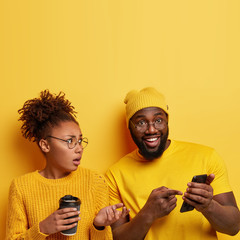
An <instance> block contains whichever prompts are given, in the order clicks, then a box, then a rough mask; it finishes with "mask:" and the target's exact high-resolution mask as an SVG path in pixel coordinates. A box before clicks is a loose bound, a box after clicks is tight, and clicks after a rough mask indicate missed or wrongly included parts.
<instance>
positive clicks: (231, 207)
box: [183, 174, 240, 235]
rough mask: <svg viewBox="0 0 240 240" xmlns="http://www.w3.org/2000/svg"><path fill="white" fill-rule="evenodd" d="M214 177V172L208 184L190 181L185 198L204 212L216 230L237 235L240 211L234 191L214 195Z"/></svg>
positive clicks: (239, 225) (239, 224)
mask: <svg viewBox="0 0 240 240" xmlns="http://www.w3.org/2000/svg"><path fill="white" fill-rule="evenodd" d="M214 177H215V176H214V174H210V175H209V176H208V178H207V184H200V183H193V182H191V183H189V184H188V189H187V192H186V193H185V194H184V197H183V199H184V200H185V201H186V202H187V203H189V204H191V205H193V206H194V207H195V208H196V210H197V211H199V212H202V214H203V215H204V216H205V217H206V218H207V220H208V221H209V222H210V224H211V225H212V227H213V228H214V229H215V230H216V231H218V232H221V233H225V234H229V235H236V234H237V233H238V232H239V229H240V212H239V210H238V207H237V204H236V200H235V198H234V195H233V193H232V192H227V193H222V194H218V195H215V196H213V189H212V187H211V186H210V183H211V182H212V181H213V179H214Z"/></svg>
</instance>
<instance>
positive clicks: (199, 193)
mask: <svg viewBox="0 0 240 240" xmlns="http://www.w3.org/2000/svg"><path fill="white" fill-rule="evenodd" d="M214 178H215V176H214V174H210V175H208V177H207V180H206V183H196V182H190V183H188V184H187V185H188V188H187V190H186V192H185V193H184V196H183V200H184V201H185V202H186V203H188V204H190V205H192V206H194V207H195V209H196V210H197V211H199V212H203V211H204V210H206V209H208V208H209V207H210V206H211V202H212V199H213V188H212V187H211V186H210V184H211V182H212V181H213V179H214Z"/></svg>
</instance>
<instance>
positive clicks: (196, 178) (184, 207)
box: [180, 174, 207, 212]
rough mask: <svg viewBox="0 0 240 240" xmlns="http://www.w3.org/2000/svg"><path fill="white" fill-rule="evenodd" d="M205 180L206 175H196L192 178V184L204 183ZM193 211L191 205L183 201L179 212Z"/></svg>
mask: <svg viewBox="0 0 240 240" xmlns="http://www.w3.org/2000/svg"><path fill="white" fill-rule="evenodd" d="M206 180H207V174H202V175H196V176H194V177H193V178H192V182H197V183H205V182H206ZM193 209H194V207H193V206H192V205H190V204H188V203H186V202H185V201H183V204H182V207H181V209H180V212H188V211H192V210H193Z"/></svg>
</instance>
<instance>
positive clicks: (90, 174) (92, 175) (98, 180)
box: [78, 167, 106, 185]
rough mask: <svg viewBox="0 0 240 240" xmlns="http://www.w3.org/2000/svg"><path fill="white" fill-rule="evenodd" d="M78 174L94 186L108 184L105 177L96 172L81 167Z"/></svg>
mask: <svg viewBox="0 0 240 240" xmlns="http://www.w3.org/2000/svg"><path fill="white" fill-rule="evenodd" d="M78 174H80V175H81V176H82V177H83V176H84V177H85V178H87V179H88V181H90V182H91V183H92V184H94V185H95V184H97V185H98V184H100V185H101V184H106V182H105V178H104V175H103V174H102V173H100V172H98V171H96V170H92V169H89V168H84V167H80V168H79V171H78Z"/></svg>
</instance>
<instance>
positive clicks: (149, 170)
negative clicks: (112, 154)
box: [106, 140, 231, 240]
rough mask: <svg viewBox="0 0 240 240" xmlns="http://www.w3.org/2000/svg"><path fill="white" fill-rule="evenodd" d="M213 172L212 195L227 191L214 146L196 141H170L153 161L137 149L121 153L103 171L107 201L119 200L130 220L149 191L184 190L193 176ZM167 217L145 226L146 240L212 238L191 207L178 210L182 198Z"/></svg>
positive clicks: (210, 229)
mask: <svg viewBox="0 0 240 240" xmlns="http://www.w3.org/2000/svg"><path fill="white" fill-rule="evenodd" d="M211 173H214V174H215V179H214V180H213V182H212V184H211V186H212V187H213V190H214V195H217V194H220V193H224V192H230V191H231V188H230V185H229V182H228V176H227V171H226V167H225V164H224V162H223V160H222V159H221V158H220V157H219V155H218V154H217V153H216V152H215V150H214V149H212V148H209V147H206V146H202V145H199V144H193V143H186V142H179V141H173V140H171V144H170V146H169V147H168V149H167V150H166V151H164V153H163V155H162V156H161V157H160V158H158V159H155V160H153V161H147V160H145V159H144V158H143V157H142V156H141V155H140V154H139V153H138V151H137V150H135V151H133V152H132V153H130V154H128V155H126V156H124V157H123V158H122V159H120V161H118V162H117V163H116V164H114V165H113V166H112V167H110V169H109V170H108V171H107V173H106V179H107V182H108V185H109V189H110V201H111V204H116V203H119V202H123V203H124V204H125V206H126V207H127V208H129V209H130V210H131V211H130V220H131V219H132V218H134V216H135V215H136V214H137V213H138V212H139V211H140V209H141V208H142V207H143V206H144V204H145V203H146V201H147V199H148V197H149V195H150V193H151V191H152V190H153V189H155V188H158V187H161V186H165V187H167V188H171V189H175V190H180V191H182V192H185V191H186V188H187V183H188V182H190V181H191V180H192V177H193V176H194V175H200V174H207V175H209V174H211ZM176 197H177V207H176V208H175V209H174V210H173V211H172V212H171V213H170V214H169V215H167V216H165V217H163V218H160V219H157V220H156V221H155V222H154V223H153V224H152V226H151V228H150V229H149V231H148V233H147V235H146V237H145V239H146V240H193V239H194V240H212V239H217V236H216V232H215V230H214V229H213V228H212V227H211V225H210V224H209V222H208V221H207V219H206V218H205V217H204V216H203V215H202V214H201V213H200V212H198V211H196V210H195V209H194V210H193V211H190V212H185V213H180V208H181V205H182V202H183V200H182V197H181V196H176Z"/></svg>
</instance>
